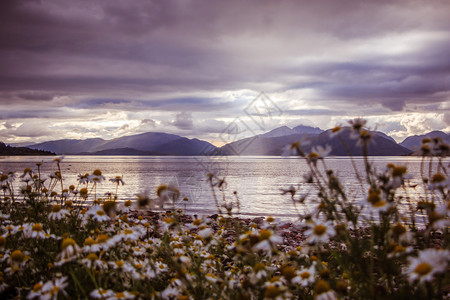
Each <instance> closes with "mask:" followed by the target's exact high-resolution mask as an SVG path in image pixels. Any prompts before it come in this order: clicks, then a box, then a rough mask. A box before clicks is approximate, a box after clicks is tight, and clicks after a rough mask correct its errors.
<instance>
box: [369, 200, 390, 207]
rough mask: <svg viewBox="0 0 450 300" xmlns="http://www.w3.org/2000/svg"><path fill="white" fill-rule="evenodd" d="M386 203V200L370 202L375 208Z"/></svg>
mask: <svg viewBox="0 0 450 300" xmlns="http://www.w3.org/2000/svg"><path fill="white" fill-rule="evenodd" d="M386 204H387V202H386V201H382V200H380V201H377V202H375V203H372V205H373V207H375V208H380V207H383V206H386Z"/></svg>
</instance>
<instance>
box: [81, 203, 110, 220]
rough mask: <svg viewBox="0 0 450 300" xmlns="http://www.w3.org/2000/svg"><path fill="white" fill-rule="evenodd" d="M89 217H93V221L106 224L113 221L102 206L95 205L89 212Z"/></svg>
mask: <svg viewBox="0 0 450 300" xmlns="http://www.w3.org/2000/svg"><path fill="white" fill-rule="evenodd" d="M87 214H88V215H90V216H92V219H94V220H95V221H97V222H105V221H109V220H111V218H110V217H108V216H107V215H106V213H105V211H104V210H103V207H102V206H100V205H93V206H92V207H91V208H90V209H89V210H88V212H87Z"/></svg>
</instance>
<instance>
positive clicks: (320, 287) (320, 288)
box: [314, 280, 338, 300]
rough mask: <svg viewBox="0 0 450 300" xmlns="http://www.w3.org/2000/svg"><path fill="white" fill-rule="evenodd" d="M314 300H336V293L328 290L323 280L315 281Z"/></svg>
mask: <svg viewBox="0 0 450 300" xmlns="http://www.w3.org/2000/svg"><path fill="white" fill-rule="evenodd" d="M314 294H315V297H314V299H315V300H334V299H338V298H337V295H336V293H335V292H334V291H333V290H332V289H331V288H330V285H329V284H328V282H326V281H325V280H319V281H317V283H316V285H315V287H314Z"/></svg>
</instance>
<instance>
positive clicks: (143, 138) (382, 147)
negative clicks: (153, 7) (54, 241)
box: [28, 125, 450, 156]
mask: <svg viewBox="0 0 450 300" xmlns="http://www.w3.org/2000/svg"><path fill="white" fill-rule="evenodd" d="M350 131H351V130H350V128H349V127H346V128H344V129H343V130H342V132H341V133H340V137H339V138H338V137H337V136H334V135H332V134H331V130H327V131H324V130H322V129H320V128H317V127H311V126H306V125H299V126H296V127H294V128H290V127H288V126H281V127H278V128H275V129H273V130H271V131H269V132H266V133H263V134H260V135H256V136H253V137H249V138H245V139H241V140H237V141H234V142H231V143H229V144H226V145H224V146H222V147H216V146H214V145H212V144H211V143H209V142H206V141H202V140H199V139H196V138H193V139H189V138H186V137H182V136H179V135H175V134H168V133H163V132H147V133H141V134H136V135H130V136H123V137H119V138H115V139H112V140H104V139H101V138H92V139H85V140H74V139H64V140H57V141H48V142H44V143H39V144H32V145H29V146H28V147H29V148H32V149H36V150H44V151H51V152H55V153H57V154H66V155H78V154H79V155H208V154H213V155H215V154H218V155H281V154H282V153H283V148H284V147H285V146H286V145H289V144H292V143H293V142H297V141H303V142H304V143H303V145H304V148H303V150H304V151H305V152H306V153H308V152H309V151H311V149H312V148H314V147H318V146H322V147H325V146H326V145H329V146H331V147H332V151H331V153H330V155H337V156H341V155H349V154H350V153H351V154H352V155H355V156H358V155H362V151H361V147H360V146H358V145H357V139H352V138H351V136H350ZM371 133H372V141H371V144H370V146H369V155H375V156H376V155H409V154H411V152H412V150H414V147H420V144H421V141H422V139H423V138H424V137H430V138H433V137H440V138H442V139H443V140H444V141H445V142H447V143H450V135H449V134H446V133H444V132H441V131H433V132H430V133H428V134H426V135H421V136H412V137H408V138H406V139H405V140H404V141H403V142H402V143H400V144H398V143H397V142H396V141H395V140H394V139H393V138H392V137H390V136H388V135H386V134H384V133H382V132H379V131H372V132H371ZM342 141H343V142H344V143H345V146H344V145H343V143H342Z"/></svg>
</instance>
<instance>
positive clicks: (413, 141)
mask: <svg viewBox="0 0 450 300" xmlns="http://www.w3.org/2000/svg"><path fill="white" fill-rule="evenodd" d="M435 137H440V138H441V139H442V140H443V141H444V142H445V143H447V144H450V134H446V133H445V132H442V131H431V132H429V133H427V134H423V135H414V136H409V137H407V138H406V139H404V140H403V142H401V143H400V145H402V146H403V147H405V148H408V149H410V150H413V151H415V150H417V149H419V148H420V146H421V145H422V140H423V139H424V138H431V139H432V138H435Z"/></svg>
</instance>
